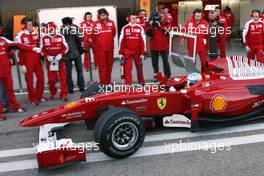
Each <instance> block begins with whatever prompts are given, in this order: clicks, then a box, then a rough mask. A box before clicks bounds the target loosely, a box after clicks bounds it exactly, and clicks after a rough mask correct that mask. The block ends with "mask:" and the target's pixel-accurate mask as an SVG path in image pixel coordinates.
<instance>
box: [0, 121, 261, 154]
mask: <svg viewBox="0 0 264 176" xmlns="http://www.w3.org/2000/svg"><path fill="white" fill-rule="evenodd" d="M262 129H264V123H256V124H249V125H243V126H234V127H225V128H219V129H216V130H213V131H202V132H196V133H191V132H190V131H185V132H175V133H165V134H157V135H148V136H146V137H145V140H144V142H157V141H165V140H174V139H183V138H191V137H202V136H210V135H219V134H229V133H236V132H248V131H252V130H262ZM73 140H74V139H73ZM85 143H94V141H89V142H85ZM34 153H35V150H34V148H33V146H32V148H20V149H11V150H0V158H5V157H15V156H22V155H30V154H34Z"/></svg>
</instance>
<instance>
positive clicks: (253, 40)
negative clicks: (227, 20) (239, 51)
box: [243, 10, 264, 62]
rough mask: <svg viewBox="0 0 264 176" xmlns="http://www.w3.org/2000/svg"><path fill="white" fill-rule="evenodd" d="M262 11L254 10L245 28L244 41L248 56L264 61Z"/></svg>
mask: <svg viewBox="0 0 264 176" xmlns="http://www.w3.org/2000/svg"><path fill="white" fill-rule="evenodd" d="M260 14H261V13H260V11H259V10H253V11H252V13H251V17H252V19H251V20H249V21H248V22H247V23H246V24H245V26H244V28H243V43H244V45H245V47H246V51H247V57H248V58H249V59H253V60H255V57H256V58H257V61H259V62H264V60H263V57H262V52H263V44H264V23H263V22H262V21H261V20H260Z"/></svg>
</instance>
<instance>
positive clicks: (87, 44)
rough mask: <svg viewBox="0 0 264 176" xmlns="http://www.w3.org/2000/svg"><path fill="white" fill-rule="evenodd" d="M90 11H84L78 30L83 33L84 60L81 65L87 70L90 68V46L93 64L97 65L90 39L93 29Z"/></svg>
mask: <svg viewBox="0 0 264 176" xmlns="http://www.w3.org/2000/svg"><path fill="white" fill-rule="evenodd" d="M92 18H93V16H92V13H91V12H86V13H85V15H84V21H83V22H81V24H80V30H81V32H82V33H83V36H84V37H83V48H84V50H85V53H84V61H83V67H84V69H86V70H87V71H88V70H89V68H90V65H89V60H90V58H89V56H90V55H89V53H88V52H90V48H92V50H93V55H94V64H95V67H97V62H96V57H95V49H94V41H93V39H92V31H93V23H94V22H93V21H92Z"/></svg>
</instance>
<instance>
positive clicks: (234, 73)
mask: <svg viewBox="0 0 264 176" xmlns="http://www.w3.org/2000/svg"><path fill="white" fill-rule="evenodd" d="M208 70H209V72H208V73H202V74H194V75H192V77H196V78H195V79H192V78H189V77H188V76H178V77H174V78H171V79H166V78H165V77H163V76H162V75H161V74H156V75H155V78H156V79H157V80H158V83H157V85H158V88H156V89H155V90H154V89H152V90H151V91H150V92H146V91H145V90H143V89H142V91H132V92H131V91H118V92H111V93H109V92H108V93H106V92H105V91H104V93H102V92H100V90H99V89H100V86H92V87H90V88H88V89H87V90H86V92H84V94H83V95H82V98H80V99H78V100H76V101H73V102H70V103H68V104H66V105H64V106H60V107H56V108H54V109H50V110H47V111H45V112H41V113H39V114H36V115H33V116H31V117H28V118H26V119H24V120H22V121H21V123H20V125H21V126H22V127H40V134H39V145H38V146H37V160H38V164H39V167H40V168H48V167H52V166H56V165H62V164H65V163H68V162H74V161H83V160H85V154H84V153H83V152H81V151H80V149H76V148H75V149H74V150H73V148H72V146H73V145H74V143H72V141H71V140H70V139H60V140H58V139H57V136H56V132H55V130H56V129H57V128H60V127H63V126H64V125H66V124H68V123H71V122H76V121H81V120H83V121H84V120H89V119H94V120H96V124H95V126H94V139H95V142H96V143H98V145H99V148H100V150H101V151H102V152H103V153H105V154H106V155H108V156H110V157H113V158H125V157H128V156H130V155H132V154H133V153H135V152H136V151H137V150H138V149H139V148H140V146H141V144H142V143H143V141H144V137H145V129H144V118H146V117H152V118H153V119H162V123H163V125H164V126H165V127H187V128H190V129H191V131H192V132H194V131H197V130H199V129H200V124H201V123H202V122H217V123H222V122H236V121H241V120H251V119H256V118H261V117H263V110H264V109H263V106H264V64H263V63H258V62H255V61H250V60H248V59H247V58H244V57H235V56H234V57H227V58H221V59H216V60H211V61H209V62H208Z"/></svg>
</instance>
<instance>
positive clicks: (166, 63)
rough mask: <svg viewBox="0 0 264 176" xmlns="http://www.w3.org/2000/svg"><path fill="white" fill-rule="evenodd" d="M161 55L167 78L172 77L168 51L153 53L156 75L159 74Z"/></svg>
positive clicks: (153, 65) (152, 58)
mask: <svg viewBox="0 0 264 176" xmlns="http://www.w3.org/2000/svg"><path fill="white" fill-rule="evenodd" d="M159 54H160V55H161V58H162V61H163V72H164V75H165V76H166V77H167V78H170V77H171V70H170V64H169V61H168V56H169V52H168V51H151V60H152V67H153V71H154V73H158V72H159Z"/></svg>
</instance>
